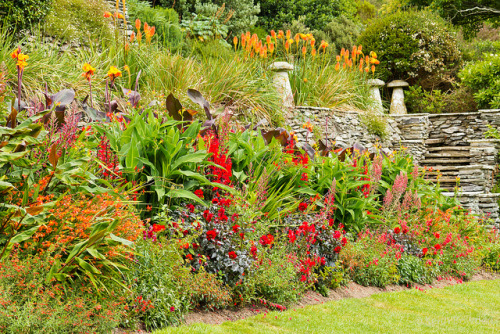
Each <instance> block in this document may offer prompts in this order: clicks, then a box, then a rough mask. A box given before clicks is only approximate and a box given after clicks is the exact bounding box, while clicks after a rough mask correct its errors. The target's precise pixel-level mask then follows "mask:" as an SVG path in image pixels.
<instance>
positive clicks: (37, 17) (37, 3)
mask: <svg viewBox="0 0 500 334" xmlns="http://www.w3.org/2000/svg"><path fill="white" fill-rule="evenodd" d="M51 5H52V0H2V2H1V3H0V23H1V24H2V25H3V26H4V27H7V29H14V30H21V29H29V28H31V26H32V25H34V24H36V23H39V22H40V21H42V20H43V19H44V18H45V16H46V15H47V14H48V13H49V11H50V9H51Z"/></svg>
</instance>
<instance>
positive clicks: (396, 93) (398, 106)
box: [387, 80, 409, 115]
mask: <svg viewBox="0 0 500 334" xmlns="http://www.w3.org/2000/svg"><path fill="white" fill-rule="evenodd" d="M408 86H409V84H408V83H407V82H406V81H403V80H394V81H391V82H389V84H387V87H389V88H394V89H393V91H392V99H391V110H390V113H391V114H393V115H405V114H407V111H406V105H405V94H404V92H403V87H408Z"/></svg>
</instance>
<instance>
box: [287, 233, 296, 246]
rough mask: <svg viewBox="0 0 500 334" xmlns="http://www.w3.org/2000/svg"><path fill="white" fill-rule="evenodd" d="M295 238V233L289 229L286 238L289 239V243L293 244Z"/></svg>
mask: <svg viewBox="0 0 500 334" xmlns="http://www.w3.org/2000/svg"><path fill="white" fill-rule="evenodd" d="M296 239H297V237H296V236H295V233H293V231H292V230H289V231H288V240H289V241H290V243H291V244H293V243H294V242H295V240H296Z"/></svg>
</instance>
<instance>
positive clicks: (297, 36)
mask: <svg viewBox="0 0 500 334" xmlns="http://www.w3.org/2000/svg"><path fill="white" fill-rule="evenodd" d="M294 38H295V43H297V47H298V45H299V41H300V35H299V34H296V35H295V37H294Z"/></svg>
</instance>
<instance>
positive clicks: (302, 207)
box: [299, 202, 307, 212]
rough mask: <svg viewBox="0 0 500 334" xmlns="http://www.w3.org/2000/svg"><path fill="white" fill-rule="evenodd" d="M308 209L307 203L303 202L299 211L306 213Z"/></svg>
mask: <svg viewBox="0 0 500 334" xmlns="http://www.w3.org/2000/svg"><path fill="white" fill-rule="evenodd" d="M306 209H307V203H304V202H302V203H300V204H299V211H301V212H304V211H306Z"/></svg>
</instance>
